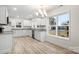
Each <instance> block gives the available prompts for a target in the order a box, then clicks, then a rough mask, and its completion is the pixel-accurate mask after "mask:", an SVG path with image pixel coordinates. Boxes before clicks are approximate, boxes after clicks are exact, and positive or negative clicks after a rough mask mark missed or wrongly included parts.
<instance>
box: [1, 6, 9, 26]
mask: <svg viewBox="0 0 79 59" xmlns="http://www.w3.org/2000/svg"><path fill="white" fill-rule="evenodd" d="M7 17H8V11H7V8H5V7H0V24H7Z"/></svg>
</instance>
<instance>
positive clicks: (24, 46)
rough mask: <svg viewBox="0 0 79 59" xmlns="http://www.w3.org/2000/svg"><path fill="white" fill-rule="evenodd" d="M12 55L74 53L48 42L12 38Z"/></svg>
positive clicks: (27, 38) (28, 38)
mask: <svg viewBox="0 0 79 59" xmlns="http://www.w3.org/2000/svg"><path fill="white" fill-rule="evenodd" d="M11 53H12V54H74V52H72V51H70V50H67V49H65V48H62V47H59V46H57V45H54V44H52V43H49V42H40V41H37V40H35V39H32V38H30V37H19V38H14V44H13V48H12V51H11Z"/></svg>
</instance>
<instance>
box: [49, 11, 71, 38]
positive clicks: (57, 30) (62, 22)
mask: <svg viewBox="0 0 79 59" xmlns="http://www.w3.org/2000/svg"><path fill="white" fill-rule="evenodd" d="M69 20H70V15H69V13H68V12H67V13H63V14H59V15H56V16H53V17H49V30H48V32H49V35H56V36H60V37H66V38H68V37H69Z"/></svg>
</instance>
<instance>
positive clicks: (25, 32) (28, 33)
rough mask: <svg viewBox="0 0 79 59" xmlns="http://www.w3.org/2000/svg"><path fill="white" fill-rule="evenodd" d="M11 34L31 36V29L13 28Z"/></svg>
mask: <svg viewBox="0 0 79 59" xmlns="http://www.w3.org/2000/svg"><path fill="white" fill-rule="evenodd" d="M13 36H14V37H22V36H30V37H31V36H32V31H31V30H26V29H13Z"/></svg>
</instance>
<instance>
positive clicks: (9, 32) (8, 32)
mask: <svg viewBox="0 0 79 59" xmlns="http://www.w3.org/2000/svg"><path fill="white" fill-rule="evenodd" d="M12 33H13V32H12V31H5V32H2V33H0V34H12Z"/></svg>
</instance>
